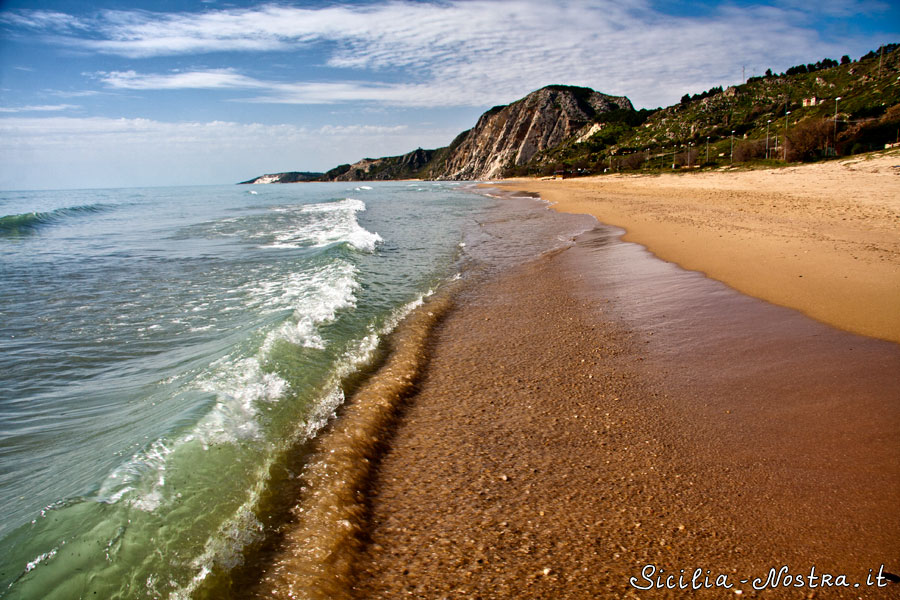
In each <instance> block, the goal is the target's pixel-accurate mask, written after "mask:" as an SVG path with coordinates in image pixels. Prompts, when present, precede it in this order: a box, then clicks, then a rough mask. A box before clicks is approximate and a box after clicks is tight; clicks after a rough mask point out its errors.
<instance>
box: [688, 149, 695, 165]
mask: <svg viewBox="0 0 900 600" xmlns="http://www.w3.org/2000/svg"><path fill="white" fill-rule="evenodd" d="M693 153H694V142H691V143H690V144H688V169H690V168H691V167H693V166H694V157H693V156H691V155H692V154H693Z"/></svg>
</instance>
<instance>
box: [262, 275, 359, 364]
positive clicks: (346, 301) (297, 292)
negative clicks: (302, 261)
mask: <svg viewBox="0 0 900 600" xmlns="http://www.w3.org/2000/svg"><path fill="white" fill-rule="evenodd" d="M357 289H359V282H358V281H357V268H356V267H355V266H353V265H352V264H350V263H348V262H345V261H340V260H339V261H336V262H333V263H331V264H329V265H326V266H324V267H322V268H320V269H318V270H317V271H315V272H313V273H305V274H290V275H288V276H287V277H286V278H284V279H283V280H280V281H277V282H274V281H273V282H267V284H266V285H264V286H262V287H261V288H260V289H259V290H258V291H257V293H256V295H257V296H258V297H259V296H261V297H264V298H267V299H268V300H267V301H266V309H268V310H272V309H275V310H283V309H286V308H290V309H292V310H293V315H292V316H291V317H290V318H289V319H288V320H287V321H285V322H284V323H282V324H281V325H280V326H279V327H277V328H275V329H274V330H272V331H270V332H269V333H268V335H267V336H266V339H265V341H264V342H263V345H262V349H261V352H262V353H263V354H267V353H268V352H269V351H270V350H271V348H272V347H273V346H274V345H275V344H276V343H277V342H278V341H287V342H290V343H292V344H295V345H297V346H302V347H306V348H324V347H325V342H324V340H322V338H321V336H320V335H319V331H318V329H319V326H320V325H322V324H323V323H327V322H329V321H332V320H334V318H335V316H336V314H337V311H339V310H341V309H345V308H353V307H354V306H356V291H357Z"/></svg>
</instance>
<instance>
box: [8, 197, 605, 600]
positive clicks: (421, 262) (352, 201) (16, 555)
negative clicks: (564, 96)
mask: <svg viewBox="0 0 900 600" xmlns="http://www.w3.org/2000/svg"><path fill="white" fill-rule="evenodd" d="M555 214H556V213H554V212H553V211H550V210H548V207H547V205H546V203H543V202H541V201H539V200H537V199H534V198H528V197H524V196H515V195H513V196H510V195H509V194H507V195H503V194H497V193H491V192H490V191H489V190H488V191H485V190H482V189H477V188H475V187H474V185H473V184H470V183H460V182H378V183H371V184H367V185H361V184H355V183H310V184H290V185H256V186H246V185H241V186H238V185H230V186H199V187H170V188H147V189H111V190H75V191H27V192H0V215H2V217H0V598H4V599H6V598H9V599H13V598H15V599H19V598H28V599H38V598H40V599H71V598H104V599H112V598H192V597H204V596H206V597H209V595H210V594H209V593H204V592H203V590H204V589H207V590H208V589H215V586H214V585H212V584H211V583H210V581H211V580H212V579H215V578H216V577H221V576H222V575H221V574H222V573H228V572H229V571H230V570H233V569H236V568H239V567H240V565H242V564H245V562H246V561H247V560H248V554H249V553H252V552H255V551H258V549H259V548H260V547H263V546H265V537H266V536H267V535H268V533H267V527H266V526H265V523H267V522H268V521H269V520H270V519H271V518H272V515H271V514H267V513H268V512H271V511H273V510H276V509H277V508H276V507H277V505H278V503H277V502H273V500H272V499H273V498H274V497H277V496H278V494H279V489H278V488H279V487H283V486H284V485H285V481H287V480H289V479H292V478H294V477H295V476H296V475H297V474H298V473H300V472H301V471H302V468H303V461H304V460H306V459H305V458H304V456H305V455H304V450H303V449H304V448H306V447H307V446H308V445H309V442H310V440H314V439H315V438H316V436H317V435H319V434H320V432H321V431H322V430H323V428H324V427H325V426H326V424H327V423H328V422H329V420H331V419H333V418H335V415H336V413H337V412H338V411H339V409H340V407H341V406H342V404H343V403H344V402H345V400H346V396H347V389H348V386H349V385H350V383H348V382H352V381H354V380H355V379H357V380H358V379H359V378H360V377H363V376H365V374H366V373H367V372H370V371H372V370H373V369H375V368H377V366H378V363H379V360H381V358H382V355H383V347H384V343H385V340H386V339H387V338H388V337H389V336H390V334H391V332H392V331H393V330H394V329H395V328H396V327H397V325H398V323H399V322H400V321H401V320H402V319H403V318H404V317H405V316H407V315H408V314H409V313H411V312H412V311H414V310H416V308H417V307H419V306H420V305H423V304H427V302H428V301H429V298H430V297H432V296H433V295H434V294H435V293H437V292H438V291H439V290H441V289H442V288H443V287H445V286H447V285H448V284H449V283H450V282H453V281H459V280H464V279H466V278H467V277H470V276H471V274H473V273H483V272H484V271H485V270H491V269H494V270H497V269H502V268H504V267H505V266H508V265H509V264H510V263H512V262H516V261H521V260H524V259H526V258H527V257H530V256H533V255H534V254H535V253H540V252H545V251H548V250H552V249H553V248H556V247H559V246H561V245H565V244H567V243H571V239H572V238H573V237H574V236H575V235H577V234H579V233H581V232H582V231H584V230H586V229H588V228H589V227H590V222H588V221H585V220H583V219H581V220H579V219H574V220H573V219H571V218H569V219H565V218H561V217H557V218H554V217H553V216H552V215H555ZM536 222H540V223H543V224H544V229H543V230H541V232H540V235H538V236H536V237H535V236H534V232H535V231H537V229H535V223H536ZM279 510H280V509H279Z"/></svg>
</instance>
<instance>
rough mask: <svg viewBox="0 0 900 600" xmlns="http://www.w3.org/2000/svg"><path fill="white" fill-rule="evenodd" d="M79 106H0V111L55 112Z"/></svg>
mask: <svg viewBox="0 0 900 600" xmlns="http://www.w3.org/2000/svg"><path fill="white" fill-rule="evenodd" d="M73 108H80V107H79V106H76V105H74V104H41V105H32V106H0V113H22V112H55V111H61V110H70V109H73Z"/></svg>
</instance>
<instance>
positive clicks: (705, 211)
mask: <svg viewBox="0 0 900 600" xmlns="http://www.w3.org/2000/svg"><path fill="white" fill-rule="evenodd" d="M506 185H507V187H509V188H510V189H525V190H530V191H533V192H538V193H540V194H541V196H542V197H543V198H545V199H546V200H549V201H551V202H555V203H556V208H557V209H558V210H561V211H565V212H573V213H586V214H591V215H594V216H595V217H597V218H598V219H599V220H600V222H602V223H607V224H610V225H615V226H619V227H622V228H624V229H626V230H627V235H626V238H625V239H626V240H630V241H634V242H637V243H640V244H642V245H644V246H646V247H647V248H649V249H650V250H651V251H652V252H653V253H654V254H656V255H657V256H659V257H660V258H662V259H664V260H668V261H672V262H675V263H677V264H679V265H681V266H682V267H684V268H686V269H693V270H698V271H701V272H703V273H706V274H707V275H709V276H710V277H713V278H714V279H718V280H719V281H723V282H725V283H727V284H728V285H730V286H732V287H734V288H735V289H737V290H740V291H742V292H744V293H746V294H750V295H752V296H755V297H757V298H762V299H765V300H767V301H769V302H773V303H775V304H779V305H782V306H788V307H792V308H796V309H798V310H800V311H802V312H804V313H805V314H807V315H809V316H811V317H813V318H815V319H818V320H820V321H823V322H825V323H829V324H831V325H834V326H836V327H840V328H842V329H846V330H848V331H852V332H855V333H861V334H863V335H868V336H874V337H878V338H882V339H887V340H892V341H895V342H900V151H897V150H892V151H888V152H884V153H876V154H872V155H862V156H859V157H853V158H849V159H843V160H839V161H830V162H826V163H819V164H814V165H805V166H796V167H789V168H782V169H770V170H758V171H734V172H728V173H722V172H712V173H685V174H667V175H662V176H635V175H606V176H602V177H588V178H582V179H569V180H559V181H538V180H534V179H524V180H510V181H509V182H508V183H507V184H506Z"/></svg>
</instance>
